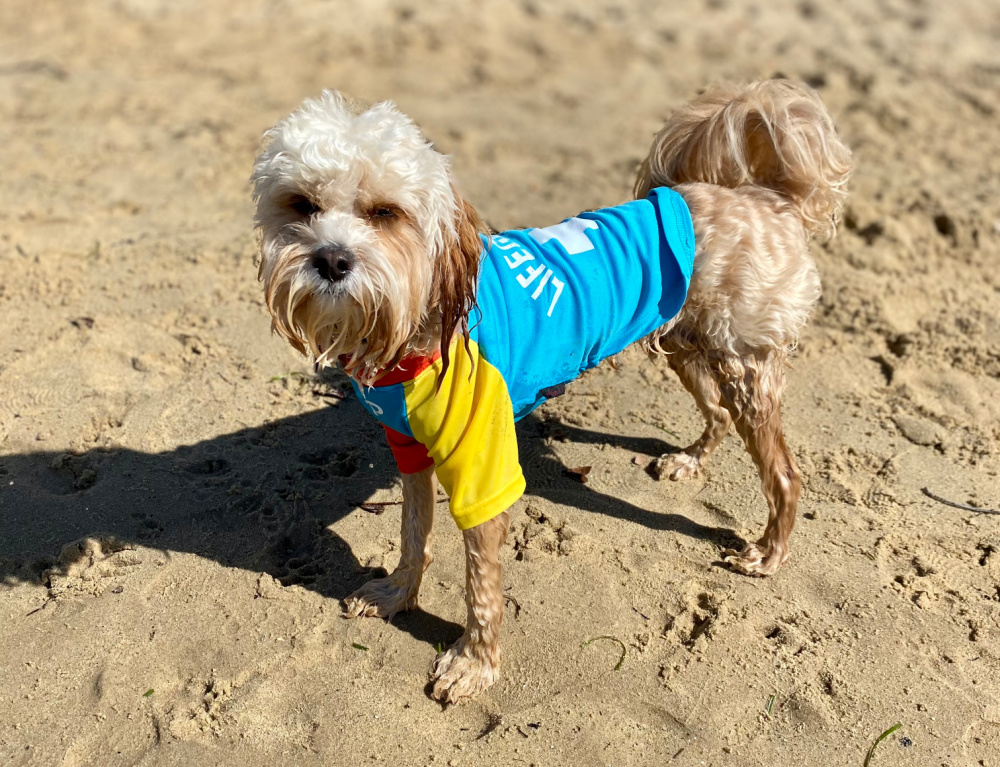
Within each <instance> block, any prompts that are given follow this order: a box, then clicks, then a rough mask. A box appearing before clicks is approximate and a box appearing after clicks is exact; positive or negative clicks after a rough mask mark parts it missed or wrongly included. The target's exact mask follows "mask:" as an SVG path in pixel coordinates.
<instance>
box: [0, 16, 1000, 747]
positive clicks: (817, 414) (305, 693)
mask: <svg viewBox="0 0 1000 767" xmlns="http://www.w3.org/2000/svg"><path fill="white" fill-rule="evenodd" d="M778 73H782V74H785V75H788V76H794V77H799V78H804V79H806V80H807V81H808V82H810V83H812V84H813V85H814V86H816V87H817V88H818V89H819V91H820V93H821V95H822V96H823V98H824V99H825V101H826V103H827V104H828V105H829V108H830V110H831V112H832V113H833V114H834V116H835V119H836V121H837V124H838V126H839V129H840V130H841V132H842V134H843V136H844V138H845V139H846V141H847V142H848V143H849V144H850V145H851V146H852V147H853V149H854V152H855V158H856V163H857V171H856V174H855V176H854V178H853V181H852V196H851V200H850V204H849V208H848V211H847V214H846V216H845V217H844V222H843V226H842V229H841V235H840V237H839V238H838V239H837V240H836V241H834V242H833V243H832V244H830V245H828V246H824V247H816V248H815V256H816V259H817V261H818V263H819V267H820V271H821V273H822V275H823V281H824V294H823V299H822V302H821V305H820V306H819V307H818V308H817V311H816V312H815V315H814V317H813V320H812V322H811V324H810V325H809V327H808V329H807V330H806V332H805V333H804V335H803V338H802V343H801V347H800V349H799V352H798V354H797V356H796V357H795V359H794V370H793V371H791V373H790V384H789V392H788V395H787V399H786V402H785V419H786V424H787V432H788V438H789V440H790V442H791V444H792V445H793V449H794V452H795V455H796V458H797V460H798V461H799V463H800V465H801V467H802V469H803V471H804V474H805V476H806V490H805V493H804V497H803V502H802V507H801V512H802V513H801V515H800V519H799V522H798V526H797V529H796V530H795V533H794V535H793V538H792V558H791V560H790V561H789V562H788V564H787V565H786V566H785V567H784V568H783V569H782V571H781V572H780V573H779V574H778V575H777V576H775V577H773V578H770V579H751V578H746V577H743V576H739V575H736V574H734V573H732V572H731V571H729V570H728V569H727V568H726V567H724V566H722V565H721V563H720V562H719V558H720V557H719V554H720V549H721V548H722V547H724V546H727V545H733V544H734V543H738V542H740V541H745V540H749V539H752V538H754V537H755V536H756V535H758V534H759V532H760V530H761V529H762V525H763V520H764V517H765V507H764V502H763V499H762V497H761V494H760V492H759V490H758V487H757V480H756V474H755V471H754V468H753V466H752V464H751V463H750V461H749V459H748V457H747V456H746V455H745V453H744V451H743V449H742V446H741V445H740V444H739V441H738V440H737V439H736V438H735V437H731V438H730V439H729V440H728V441H727V442H726V443H725V445H724V446H723V448H722V449H720V451H719V452H718V453H717V455H716V457H715V458H714V460H713V463H712V464H711V467H710V470H709V471H708V472H707V475H706V476H704V477H702V478H699V479H696V480H692V481H690V482H687V483H673V482H669V481H663V482H660V481H656V480H655V479H654V478H653V477H652V476H651V475H650V474H649V473H648V472H647V470H646V466H647V465H648V464H649V462H650V461H652V460H653V458H655V457H656V456H658V455H659V454H660V453H662V452H664V451H665V450H668V449H670V448H672V447H679V446H683V445H684V444H686V443H687V442H689V441H691V440H693V439H694V437H695V436H697V434H698V433H699V432H700V426H701V424H700V421H699V418H698V415H697V412H696V410H695V408H694V405H693V403H692V402H691V401H690V399H689V398H688V396H687V395H686V393H685V392H684V391H683V390H682V388H681V386H680V384H679V383H678V382H677V381H676V379H675V378H674V377H673V376H672V375H670V374H669V371H668V370H667V369H666V366H665V365H664V364H663V363H662V362H661V363H659V364H649V363H647V362H646V361H645V360H644V359H642V358H641V357H639V356H638V355H634V354H629V355H626V357H625V359H624V360H623V365H622V367H621V369H619V370H614V369H611V368H602V369H599V370H597V371H594V372H592V373H590V374H588V375H586V376H584V377H583V379H582V380H580V381H579V382H578V383H576V384H575V385H574V386H572V387H571V388H570V393H569V395H568V396H566V397H564V398H562V399H560V400H557V401H555V402H554V403H551V404H550V405H547V406H546V407H544V408H542V409H541V410H540V411H538V412H537V414H536V415H534V416H533V417H531V418H529V419H526V421H525V422H524V423H522V425H521V426H520V427H519V440H520V447H521V452H522V456H523V460H524V464H525V467H526V470H527V477H528V488H529V489H528V494H527V495H526V496H525V497H524V499H523V500H522V501H520V502H519V503H518V504H517V505H516V506H515V507H514V509H513V512H512V516H513V530H512V534H511V536H510V540H509V543H508V545H507V547H506V548H505V550H504V552H503V561H504V564H505V572H504V583H505V587H506V588H507V589H508V593H509V594H510V596H511V599H510V602H509V608H508V617H507V621H506V623H505V627H504V637H503V648H504V669H503V675H502V678H501V680H500V682H499V683H498V684H497V685H496V686H495V687H493V688H492V689H491V690H490V691H489V692H488V693H487V694H485V695H483V696H482V697H481V698H479V699H478V700H476V701H474V702H472V703H467V704H465V705H461V706H454V707H451V708H448V709H447V710H442V707H441V706H440V705H438V704H437V703H435V702H433V701H431V700H430V699H429V698H428V697H427V695H426V692H425V689H424V688H425V684H426V681H427V671H428V668H429V665H430V662H431V660H432V658H433V656H434V654H435V647H436V646H438V645H439V644H441V643H444V644H447V643H449V642H450V641H452V640H453V639H454V638H455V637H457V636H458V634H459V633H460V631H461V622H462V620H463V618H464V606H463V562H462V554H461V539H460V536H459V534H458V533H457V531H456V530H455V527H454V524H453V523H452V521H451V520H450V519H449V518H448V516H447V514H446V513H444V507H443V506H442V507H441V509H442V513H441V514H440V519H439V525H438V530H437V538H436V556H437V559H436V562H435V564H434V565H433V567H432V569H431V570H430V571H429V573H428V575H427V578H426V580H425V585H424V589H423V592H422V595H421V606H422V609H421V610H420V611H418V612H415V613H411V614H407V615H401V616H399V617H397V618H396V619H395V620H394V621H393V622H392V623H386V622H384V621H381V620H377V619H368V620H360V621H347V620H345V619H343V618H342V617H341V606H340V599H341V598H342V597H344V596H345V595H346V594H348V593H349V592H350V591H352V590H353V589H354V588H356V587H357V586H358V585H359V584H361V583H363V582H364V581H365V580H367V579H369V578H371V577H373V575H375V574H378V573H379V572H381V571H383V570H384V569H391V568H392V567H393V565H394V564H395V561H396V559H397V557H398V542H397V540H398V538H397V537H398V524H399V507H398V506H392V505H390V506H386V507H385V508H384V510H383V511H382V513H380V514H376V513H372V512H368V511H364V510H362V509H361V508H360V507H359V506H360V504H361V503H364V502H366V501H378V502H381V501H394V500H398V499H399V497H400V485H399V482H398V479H397V478H396V476H395V474H394V472H393V468H392V462H391V457H390V454H389V452H388V449H387V448H386V446H385V445H384V441H383V440H382V438H381V436H380V433H379V429H378V427H377V425H376V424H375V422H374V421H372V420H370V419H369V418H368V417H367V416H366V415H365V414H364V413H363V411H362V409H361V407H360V406H359V405H358V403H357V402H356V400H355V399H354V398H353V395H352V394H350V392H349V390H348V388H349V387H348V386H347V384H346V381H345V379H344V378H343V377H342V376H340V375H338V374H330V375H326V376H324V377H323V378H322V379H316V378H314V377H313V376H312V370H311V367H310V366H309V364H308V362H307V361H306V360H304V359H302V358H300V357H298V356H296V354H295V353H294V352H293V351H292V350H291V349H289V348H288V347H287V346H286V345H285V344H284V343H283V342H281V341H280V340H279V339H277V338H275V337H272V336H270V335H269V326H268V318H267V316H266V311H265V309H264V307H263V304H262V301H261V292H260V288H259V285H258V283H257V282H256V269H255V266H254V240H253V235H252V231H251V217H252V206H251V203H250V200H249V192H248V184H247V178H248V176H249V172H250V167H251V163H252V160H253V157H254V155H255V153H256V151H257V149H258V147H259V140H260V135H261V133H262V131H263V130H265V129H266V128H267V127H269V126H270V125H272V124H273V123H274V122H275V121H276V120H278V119H279V118H280V117H282V116H284V115H285V114H286V113H287V112H288V111H290V110H291V109H292V108H293V107H294V106H295V105H296V104H297V103H298V102H299V101H300V100H301V99H302V98H304V97H305V96H308V95H315V94H316V93H318V92H319V90H320V89H321V88H323V87H338V88H342V89H344V90H346V91H348V92H350V93H352V94H354V95H355V96H358V97H361V98H365V99H369V100H376V99H381V98H392V99H395V100H396V101H397V102H398V103H399V105H400V106H401V108H402V109H403V110H404V111H406V112H407V113H409V114H410V115H411V116H412V117H413V118H414V119H415V120H417V122H418V123H419V124H420V125H421V126H422V127H423V128H424V129H425V131H426V133H427V135H428V136H429V137H430V138H431V139H432V140H433V141H434V142H435V144H436V146H437V147H438V148H440V149H441V150H442V151H443V152H446V153H448V154H450V155H451V156H452V158H453V164H454V170H455V176H456V179H457V182H458V184H459V186H460V188H461V190H462V191H463V193H464V194H466V195H467V196H468V197H469V199H470V200H472V201H473V202H474V203H475V204H476V205H477V206H478V208H479V209H480V211H481V212H482V214H483V215H484V217H485V218H486V219H487V220H488V221H489V222H490V224H492V225H493V226H494V227H497V228H510V227H519V226H533V225H547V224H551V223H554V222H556V221H558V220H560V219H561V218H563V217H565V216H568V215H572V214H574V213H576V212H578V211H580V210H583V209H586V208H591V207H597V206H601V205H607V204H613V203H617V202H620V201H622V200H624V199H626V198H627V196H628V193H629V189H630V186H631V181H632V178H633V174H634V172H635V168H636V165H637V162H638V160H639V159H640V157H641V156H642V155H643V154H644V152H645V150H646V147H647V145H648V142H649V139H650V137H651V136H652V134H653V132H654V131H655V130H656V128H657V126H658V125H659V123H660V121H661V120H662V118H663V117H664V116H665V115H666V114H667V113H668V112H669V110H670V109H671V107H673V106H675V105H677V104H680V103H681V102H683V101H684V100H685V99H687V98H689V97H690V96H691V95H692V94H694V93H695V92H696V91H697V90H698V89H699V88H702V87H704V86H705V85H707V84H709V83H711V82H715V81H722V80H730V79H736V80H746V79H751V78H758V77H769V76H772V75H774V74H778ZM998 110H1000V8H998V6H997V4H996V3H995V2H992V0H961V1H955V2H949V3H944V2H938V3H932V2H927V1H926V0H913V1H912V2H906V1H904V0H882V1H880V2H878V3H872V2H868V1H867V0H844V1H843V2H838V3H815V2H811V0H800V1H799V2H787V1H786V0H776V1H775V2H772V3H750V2H743V1H737V0H707V2H694V1H693V0H679V1H678V2H672V3H654V2H649V1H648V0H645V1H643V0H635V1H634V2H625V0H602V1H601V2H593V3H579V2H577V3H571V2H568V0H552V1H551V2H546V1H544V0H538V1H537V2H535V1H533V0H525V2H521V3H460V2H457V0H442V1H441V2H437V3H434V4H417V3H414V2H412V0H403V1H396V0H389V1H383V0H371V1H370V2H363V3H362V2H347V1H346V0H330V1H327V2H313V1H312V0H304V1H303V2H296V3H291V2H283V1H278V0H275V1H274V2H262V1H261V0H243V2H239V3H237V2H234V1H233V0H219V2H212V3H200V2H193V0H170V1H168V0H115V1H114V2H112V1H111V0H91V1H90V2H86V3H82V2H80V3H71V2H56V0H31V1H30V2H29V1H28V0H4V2H3V4H2V6H0V147H2V149H0V158H2V159H0V268H2V272H0V322H2V328H3V332H2V333H0V442H2V445H0V578H2V581H3V583H2V585H0V658H2V661H0V763H3V764H5V765H12V766H13V765H61V766H63V767H71V766H74V765H79V766H81V767H82V766H84V765H108V766H115V765H183V766H184V767H207V766H208V765H320V764H322V765H363V764H369V763H382V764H391V765H395V764H398V765H429V764H435V765H439V764H440V765H480V764H482V765H530V764H534V765H539V766H541V765H564V764H569V765H574V766H576V765H579V766H580V767H583V766H585V765H587V766H589V765H616V766H617V765H653V764H657V765H660V764H670V765H678V766H679V767H680V766H683V765H764V764H767V765H857V766H858V767H860V765H862V763H863V762H864V758H865V754H866V752H867V750H868V748H869V746H870V745H871V744H872V742H873V741H874V739H875V738H876V737H877V736H878V735H879V734H880V733H882V732H883V731H885V730H886V729H887V728H889V727H890V726H891V725H893V724H895V723H897V722H899V723H901V724H902V727H901V728H900V729H899V730H898V731H896V732H895V733H893V734H892V735H891V736H890V737H888V738H887V739H886V740H885V741H883V742H882V743H881V745H880V746H879V747H878V751H877V753H876V755H875V761H874V764H877V765H879V766H880V767H881V766H882V765H884V766H885V767H890V765H904V764H905V765H929V766H936V765H951V766H953V767H959V766H964V765H991V766H994V765H997V764H1000V617H998V616H1000V516H998V515H990V514H979V513H975V512H971V511H965V510H961V509H957V508H952V507H948V506H945V505H943V504H941V503H938V502H936V501H934V500H932V499H931V498H929V497H927V496H925V495H924V494H923V493H922V492H921V488H923V487H928V488H930V490H931V491H932V492H934V493H936V494H938V495H940V496H942V497H944V498H947V499H950V500H954V501H957V502H961V503H965V504H971V505H974V506H979V507H984V508H992V509H997V508H1000V478H998V470H1000V447H998V440H1000V340H998V338H1000V269H998V252H1000V181H998V179H1000V152H998V151H997V149H998V144H1000V141H998V132H997V124H998V116H997V112H998ZM581 466H592V467H593V469H592V471H591V473H590V475H589V479H590V481H589V482H588V483H587V484H581V483H580V482H578V481H577V480H576V479H574V478H573V477H572V476H567V475H566V472H565V469H566V468H567V467H568V468H574V467H581ZM595 637H612V638H613V639H603V638H602V639H598V640H597V641H593V642H592V643H590V644H587V645H586V646H582V645H583V644H584V643H585V642H587V641H588V640H592V639H594V638H595ZM619 642H620V643H621V644H622V645H624V648H625V657H624V661H623V662H622V663H621V667H620V668H618V669H617V670H616V664H617V663H618V660H619V658H620V656H621V652H622V648H621V647H620V646H619Z"/></svg>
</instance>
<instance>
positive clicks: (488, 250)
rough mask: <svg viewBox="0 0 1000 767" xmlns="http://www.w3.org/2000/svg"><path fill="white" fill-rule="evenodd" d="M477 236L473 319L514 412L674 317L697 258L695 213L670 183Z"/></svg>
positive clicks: (483, 350) (523, 410)
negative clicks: (551, 219)
mask: <svg viewBox="0 0 1000 767" xmlns="http://www.w3.org/2000/svg"><path fill="white" fill-rule="evenodd" d="M483 242H484V248H485V252H484V254H483V261H482V265H481V270H480V277H479V292H478V295H477V302H476V303H477V307H476V309H475V310H474V311H473V314H472V316H471V317H470V318H469V322H470V325H472V338H473V339H474V340H475V341H476V342H477V343H478V344H479V348H480V352H481V353H482V354H483V355H484V356H485V357H486V359H487V360H488V361H489V363H490V364H491V365H493V366H494V367H495V368H497V370H499V371H500V374H501V375H502V376H503V378H504V380H505V381H506V383H507V388H508V391H509V393H510V398H511V402H512V403H513V406H514V419H515V420H520V419H521V418H523V417H524V416H526V415H527V414H528V413H530V412H531V411H532V410H534V409H535V408H536V407H538V406H539V405H540V404H542V402H544V401H545V399H546V395H548V396H553V395H554V394H556V393H559V389H558V388H556V387H559V385H560V384H564V383H566V382H568V381H572V380H573V379H574V378H576V377H577V376H579V375H580V373H582V372H583V371H584V370H587V369H589V368H592V367H595V366H596V365H598V364H599V363H600V362H601V360H603V359H605V358H607V357H610V356H612V355H614V354H617V353H618V352H620V351H622V350H623V349H624V348H625V347H626V346H628V345H629V344H632V343H634V342H635V341H638V340H639V339H641V338H643V337H645V336H646V335H648V334H649V333H651V332H652V331H653V330H655V329H656V328H658V327H659V326H661V325H663V324H664V323H665V322H667V321H668V320H670V319H671V318H672V317H674V316H675V315H676V314H677V312H678V311H680V308H681V306H683V304H684V299H685V298H686V297H687V290H688V286H689V285H690V282H691V271H692V268H693V265H694V252H695V245H694V228H693V226H692V224H691V214H690V212H689V211H688V208H687V205H686V203H685V202H684V199H683V198H682V197H681V196H680V195H679V194H677V193H676V192H674V191H672V190H670V189H666V188H660V189H654V190H653V191H652V192H650V194H649V197H648V198H647V199H645V200H636V201H634V202H629V203H626V204H624V205H619V206H616V207H614V208H604V209H602V210H598V211H593V212H588V213H581V214H580V215H579V216H576V217H574V218H570V219H566V220H565V221H564V222H563V223H561V224H557V225H556V226H550V227H547V228H545V229H526V230H516V231H509V232H503V233H501V234H499V235H493V236H492V237H489V238H487V237H484V238H483ZM543 390H546V391H545V393H543Z"/></svg>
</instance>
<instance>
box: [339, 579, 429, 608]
mask: <svg viewBox="0 0 1000 767" xmlns="http://www.w3.org/2000/svg"><path fill="white" fill-rule="evenodd" d="M416 606H417V588H416V586H415V585H414V584H413V583H412V582H411V579H409V578H406V577H403V576H400V575H398V574H397V573H393V574H392V575H390V576H389V577H388V578H378V579H376V580H374V581H368V583H366V584H365V585H364V586H362V587H361V588H360V589H358V590H357V591H355V592H354V593H353V594H351V595H350V596H349V597H347V599H345V600H344V609H345V612H346V615H347V617H348V618H386V619H387V620H388V619H389V618H392V616H393V615H395V614H396V613H399V612H403V611H405V610H412V609H413V608H414V607H416Z"/></svg>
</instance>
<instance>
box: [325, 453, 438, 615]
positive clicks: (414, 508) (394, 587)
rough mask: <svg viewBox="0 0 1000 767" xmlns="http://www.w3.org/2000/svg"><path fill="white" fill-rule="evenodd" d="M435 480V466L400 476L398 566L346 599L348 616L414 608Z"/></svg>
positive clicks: (428, 558) (426, 558)
mask: <svg viewBox="0 0 1000 767" xmlns="http://www.w3.org/2000/svg"><path fill="white" fill-rule="evenodd" d="M436 487H437V481H436V479H435V477H434V467H433V466H432V467H430V468H429V469H425V470H424V471H421V472H419V473H417V474H404V475H403V521H402V534H401V536H400V537H401V545H400V550H401V552H400V557H399V565H398V566H397V567H396V569H395V570H394V571H393V572H392V574H391V575H390V576H389V577H387V578H379V579H377V580H374V581H369V582H368V583H366V584H365V585H364V586H362V587H361V588H360V589H358V590H357V591H355V592H354V593H353V594H351V595H350V596H349V597H347V599H346V600H345V606H346V608H347V617H349V618H357V617H360V616H377V617H379V618H391V617H392V616H393V615H395V614H396V613H398V612H402V611H403V610H412V609H413V608H414V607H416V606H417V593H418V592H419V591H420V581H421V580H422V579H423V575H424V571H425V570H426V569H427V568H428V567H430V565H431V562H432V561H433V560H434V557H433V556H432V555H431V528H432V527H433V525H434V504H435V502H436V498H435V494H436Z"/></svg>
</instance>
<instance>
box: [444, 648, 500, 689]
mask: <svg viewBox="0 0 1000 767" xmlns="http://www.w3.org/2000/svg"><path fill="white" fill-rule="evenodd" d="M498 657H499V656H496V655H495V653H491V652H489V650H488V649H486V648H481V647H476V646H473V644H472V643H471V642H466V640H465V638H464V637H463V638H462V639H459V640H458V641H457V642H455V644H453V645H452V646H451V647H449V648H448V649H447V650H445V651H444V652H443V653H441V654H440V655H438V656H437V659H436V660H435V661H434V668H433V669H432V670H431V683H432V684H433V685H434V687H433V689H432V690H431V695H432V696H433V697H434V698H435V699H436V700H439V701H441V702H442V703H457V702H458V701H460V700H462V699H463V698H474V697H476V696H477V695H479V693H481V692H482V691H483V690H485V689H487V688H488V687H490V686H492V685H493V683H494V682H496V680H497V679H498V678H499V677H500V665H499V662H498V660H495V659H493V658H498Z"/></svg>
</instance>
